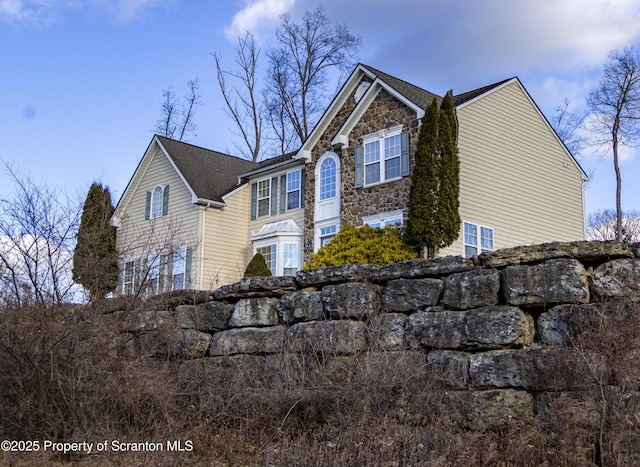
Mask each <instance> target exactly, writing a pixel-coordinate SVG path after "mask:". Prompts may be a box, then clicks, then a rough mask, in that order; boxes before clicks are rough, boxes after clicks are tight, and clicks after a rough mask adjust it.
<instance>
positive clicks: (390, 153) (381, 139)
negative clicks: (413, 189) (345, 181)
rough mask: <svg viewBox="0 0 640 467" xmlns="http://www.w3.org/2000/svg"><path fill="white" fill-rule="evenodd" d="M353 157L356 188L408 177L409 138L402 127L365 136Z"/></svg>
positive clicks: (398, 126)
mask: <svg viewBox="0 0 640 467" xmlns="http://www.w3.org/2000/svg"><path fill="white" fill-rule="evenodd" d="M354 156H355V160H356V162H355V165H356V176H355V185H356V188H359V187H362V186H367V185H374V184H376V183H383V182H388V181H391V180H397V179H399V178H401V177H404V176H406V175H409V135H408V133H406V132H405V133H402V125H397V126H395V127H392V128H387V129H386V130H380V131H377V132H375V133H371V134H368V135H365V136H363V137H362V146H356V148H355V149H354Z"/></svg>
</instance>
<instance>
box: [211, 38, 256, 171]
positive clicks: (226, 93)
mask: <svg viewBox="0 0 640 467" xmlns="http://www.w3.org/2000/svg"><path fill="white" fill-rule="evenodd" d="M212 55H213V58H214V60H215V62H216V72H217V78H218V85H219V86H220V91H221V92H222V97H223V99H224V102H225V104H226V113H227V115H228V116H229V117H230V118H231V119H232V120H233V122H234V123H235V127H236V129H237V132H238V133H236V134H238V135H239V136H240V137H241V138H242V141H243V145H239V146H237V149H238V150H239V151H240V153H241V154H242V155H243V156H244V157H245V158H247V159H250V160H252V161H254V162H257V161H258V160H259V158H260V150H261V143H262V115H261V112H260V110H261V109H260V105H259V103H258V100H257V96H258V91H257V88H256V70H257V65H258V58H259V56H260V49H258V48H257V45H256V42H255V39H254V37H253V35H251V34H250V33H247V34H246V35H245V36H244V37H243V38H238V45H237V46H236V65H237V66H238V69H237V70H236V71H235V72H230V71H225V70H223V69H222V65H221V56H220V55H218V54H216V53H214V54H212ZM228 77H231V78H232V79H234V80H236V81H239V82H240V83H241V87H240V88H238V87H236V86H232V87H230V85H229V83H228V82H227V78H228Z"/></svg>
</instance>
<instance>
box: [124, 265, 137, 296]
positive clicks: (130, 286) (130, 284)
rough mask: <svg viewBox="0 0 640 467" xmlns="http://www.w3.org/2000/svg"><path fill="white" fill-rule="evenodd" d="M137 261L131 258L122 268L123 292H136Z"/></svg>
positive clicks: (127, 293)
mask: <svg viewBox="0 0 640 467" xmlns="http://www.w3.org/2000/svg"><path fill="white" fill-rule="evenodd" d="M135 279H136V262H135V260H129V261H126V262H125V263H124V266H123V268H122V294H123V295H132V294H133V293H134V292H135Z"/></svg>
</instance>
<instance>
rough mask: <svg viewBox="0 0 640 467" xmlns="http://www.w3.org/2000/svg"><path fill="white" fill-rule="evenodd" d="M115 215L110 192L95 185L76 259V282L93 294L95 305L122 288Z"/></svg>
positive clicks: (84, 214)
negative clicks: (119, 287)
mask: <svg viewBox="0 0 640 467" xmlns="http://www.w3.org/2000/svg"><path fill="white" fill-rule="evenodd" d="M113 211H114V208H113V204H111V194H110V193H109V189H108V188H103V187H102V185H101V184H99V183H93V184H92V185H91V188H89V193H88V194H87V199H86V201H85V202H84V207H83V209H82V217H81V219H80V227H79V229H78V235H77V243H76V248H75V252H74V255H73V280H74V281H76V282H78V283H80V284H82V285H83V286H84V287H85V288H86V289H87V290H88V291H89V294H90V299H91V300H92V301H93V300H96V299H98V300H99V299H103V298H104V297H105V295H107V294H108V293H109V292H112V291H114V290H115V288H116V287H117V285H118V259H117V254H116V229H115V227H113V226H112V225H111V216H112V215H113Z"/></svg>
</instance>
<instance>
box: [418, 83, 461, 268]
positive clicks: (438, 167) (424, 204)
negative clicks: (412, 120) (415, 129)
mask: <svg viewBox="0 0 640 467" xmlns="http://www.w3.org/2000/svg"><path fill="white" fill-rule="evenodd" d="M457 139H458V124H457V119H456V114H455V107H454V105H453V98H452V95H451V92H449V93H447V95H446V96H445V98H444V99H443V101H442V104H441V106H440V109H438V103H437V101H436V99H434V100H433V101H432V102H431V104H430V105H429V106H428V107H427V109H426V111H425V114H424V116H423V117H422V125H421V127H420V133H419V135H418V143H417V147H416V153H415V168H414V170H413V174H412V178H411V189H410V191H409V206H408V209H409V213H408V214H409V215H408V221H407V227H406V229H405V235H406V241H407V242H408V243H410V244H413V245H419V246H420V249H421V255H422V256H423V257H425V258H435V257H436V256H437V254H438V250H439V249H440V248H443V247H445V246H448V245H451V243H453V241H454V240H455V239H456V238H457V237H458V233H459V229H460V214H459V212H458V197H459V193H460V184H459V173H460V168H459V160H458V144H457Z"/></svg>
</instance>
